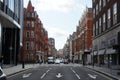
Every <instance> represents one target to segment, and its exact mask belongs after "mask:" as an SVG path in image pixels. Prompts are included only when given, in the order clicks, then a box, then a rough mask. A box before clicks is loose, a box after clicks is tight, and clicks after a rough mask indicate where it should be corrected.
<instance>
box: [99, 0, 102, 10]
mask: <svg viewBox="0 0 120 80" xmlns="http://www.w3.org/2000/svg"><path fill="white" fill-rule="evenodd" d="M101 8H102V0H100V1H99V11H101Z"/></svg>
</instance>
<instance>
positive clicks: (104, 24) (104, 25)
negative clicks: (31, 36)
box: [102, 14, 106, 31]
mask: <svg viewBox="0 0 120 80" xmlns="http://www.w3.org/2000/svg"><path fill="white" fill-rule="evenodd" d="M105 18H106V17H105V14H104V15H103V29H102V30H103V31H105V27H106V23H105V22H106V21H105Z"/></svg>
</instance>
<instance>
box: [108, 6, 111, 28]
mask: <svg viewBox="0 0 120 80" xmlns="http://www.w3.org/2000/svg"><path fill="white" fill-rule="evenodd" d="M107 15H108V17H107V27H108V28H109V27H110V26H111V9H110V8H109V9H108V12H107Z"/></svg>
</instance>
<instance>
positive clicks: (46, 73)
mask: <svg viewBox="0 0 120 80" xmlns="http://www.w3.org/2000/svg"><path fill="white" fill-rule="evenodd" d="M50 70H51V68H49V69H48V70H47V71H46V72H45V73H44V74H43V75H42V76H41V79H43V78H44V77H45V76H46V74H47V73H48V72H49V71H50Z"/></svg>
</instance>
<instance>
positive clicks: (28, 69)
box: [8, 69, 30, 79]
mask: <svg viewBox="0 0 120 80" xmlns="http://www.w3.org/2000/svg"><path fill="white" fill-rule="evenodd" d="M29 70H30V69H28V70H25V71H22V72H19V73H16V74H13V75H10V76H8V79H9V78H11V77H14V76H17V75H20V74H22V73H24V72H27V71H29Z"/></svg>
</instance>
